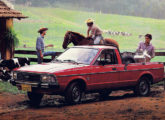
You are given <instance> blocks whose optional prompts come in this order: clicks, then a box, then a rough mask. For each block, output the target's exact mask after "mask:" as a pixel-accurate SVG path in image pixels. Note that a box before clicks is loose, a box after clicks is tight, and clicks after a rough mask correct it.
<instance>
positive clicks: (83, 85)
mask: <svg viewBox="0 0 165 120" xmlns="http://www.w3.org/2000/svg"><path fill="white" fill-rule="evenodd" d="M74 82H77V83H79V85H80V87H81V88H82V89H83V90H85V89H86V87H87V84H86V81H85V80H84V79H82V78H75V79H72V80H70V81H69V83H68V84H67V87H66V88H65V91H66V90H67V89H68V87H69V86H70V85H71V84H72V83H74Z"/></svg>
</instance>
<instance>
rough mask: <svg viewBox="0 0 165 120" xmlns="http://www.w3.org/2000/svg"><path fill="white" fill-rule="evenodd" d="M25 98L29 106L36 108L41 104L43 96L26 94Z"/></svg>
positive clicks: (31, 93) (32, 93)
mask: <svg viewBox="0 0 165 120" xmlns="http://www.w3.org/2000/svg"><path fill="white" fill-rule="evenodd" d="M27 96H28V98H29V100H30V105H31V106H32V107H38V106H39V105H40V103H41V100H42V97H43V94H39V93H34V92H28V93H27Z"/></svg>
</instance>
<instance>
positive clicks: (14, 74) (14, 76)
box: [12, 72, 17, 80]
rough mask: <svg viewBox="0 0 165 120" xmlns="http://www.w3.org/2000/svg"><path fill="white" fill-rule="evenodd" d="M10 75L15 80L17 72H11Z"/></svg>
mask: <svg viewBox="0 0 165 120" xmlns="http://www.w3.org/2000/svg"><path fill="white" fill-rule="evenodd" d="M12 77H13V79H14V80H16V79H17V73H16V72H13V74H12Z"/></svg>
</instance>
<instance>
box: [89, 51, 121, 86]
mask: <svg viewBox="0 0 165 120" xmlns="http://www.w3.org/2000/svg"><path fill="white" fill-rule="evenodd" d="M120 67H122V66H119V65H118V60H117V57H116V53H115V50H113V49H106V50H103V51H102V52H101V54H100V56H99V57H98V58H97V60H96V61H95V63H94V66H93V69H92V76H91V79H92V86H91V88H93V89H106V88H111V87H115V86H116V85H117V82H118V81H119V78H120V77H119V74H120V73H119V71H120Z"/></svg>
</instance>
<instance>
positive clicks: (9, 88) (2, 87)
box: [0, 81, 25, 94]
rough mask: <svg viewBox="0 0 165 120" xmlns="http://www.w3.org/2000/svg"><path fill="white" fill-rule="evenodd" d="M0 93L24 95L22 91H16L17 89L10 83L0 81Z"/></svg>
mask: <svg viewBox="0 0 165 120" xmlns="http://www.w3.org/2000/svg"><path fill="white" fill-rule="evenodd" d="M0 92H9V93H12V94H18V93H25V92H23V91H20V90H18V89H17V87H15V86H13V85H11V84H10V83H8V82H1V81H0Z"/></svg>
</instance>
